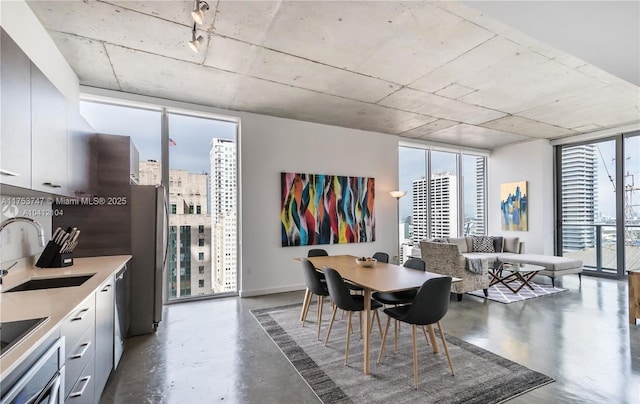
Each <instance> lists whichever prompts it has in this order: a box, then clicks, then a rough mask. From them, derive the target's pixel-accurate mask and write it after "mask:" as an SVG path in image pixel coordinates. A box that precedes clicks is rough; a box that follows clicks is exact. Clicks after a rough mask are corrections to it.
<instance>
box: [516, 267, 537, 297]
mask: <svg viewBox="0 0 640 404" xmlns="http://www.w3.org/2000/svg"><path fill="white" fill-rule="evenodd" d="M537 273H538V272H530V273H528V274H525V275H524V276H522V274H521V273H519V272H516V274H517V278H518V280H519V281H520V282H522V284H521V285H520V287H518V288H517V289H516V290H515V291H514V293H518V292H519V291H520V289H522V288H523V287H524V286H525V285H527V286H528V287H529V289H531V290H534V289H533V286H531V284H530V283H529V281H530V280H532V279H533V277H534V276H536V274H537Z"/></svg>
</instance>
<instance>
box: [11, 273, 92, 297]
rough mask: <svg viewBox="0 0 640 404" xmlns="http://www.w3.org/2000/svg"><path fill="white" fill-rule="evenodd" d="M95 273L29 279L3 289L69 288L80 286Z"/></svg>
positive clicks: (19, 290)
mask: <svg viewBox="0 0 640 404" xmlns="http://www.w3.org/2000/svg"><path fill="white" fill-rule="evenodd" d="M93 275H95V274H90V275H79V276H66V277H63V278H41V279H29V280H28V281H26V282H24V283H21V284H19V285H17V286H14V287H13V288H11V289H9V290H5V291H3V293H9V292H24V291H26V290H40V289H54V288H68V287H72V286H80V285H82V284H83V283H85V282H86V281H88V280H89V278H91V277H92V276H93Z"/></svg>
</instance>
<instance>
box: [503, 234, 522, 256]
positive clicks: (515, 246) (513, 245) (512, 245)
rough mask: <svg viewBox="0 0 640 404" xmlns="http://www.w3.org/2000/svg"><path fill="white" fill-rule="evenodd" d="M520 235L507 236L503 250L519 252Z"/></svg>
mask: <svg viewBox="0 0 640 404" xmlns="http://www.w3.org/2000/svg"><path fill="white" fill-rule="evenodd" d="M519 249H520V237H505V238H504V248H503V252H512V253H516V254H519V253H520V251H518V250H519Z"/></svg>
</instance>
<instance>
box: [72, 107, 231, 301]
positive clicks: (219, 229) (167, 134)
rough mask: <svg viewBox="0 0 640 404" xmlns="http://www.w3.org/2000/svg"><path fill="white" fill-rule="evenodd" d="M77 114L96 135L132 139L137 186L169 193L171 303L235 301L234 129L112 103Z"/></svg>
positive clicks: (203, 118) (208, 119) (226, 123)
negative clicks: (136, 159) (201, 299)
mask: <svg viewBox="0 0 640 404" xmlns="http://www.w3.org/2000/svg"><path fill="white" fill-rule="evenodd" d="M80 108H81V112H82V114H83V116H85V118H86V119H87V120H88V121H89V123H90V124H91V125H92V126H93V127H94V129H96V130H97V131H98V132H99V133H108V134H114V135H123V136H129V137H131V139H132V141H133V143H134V145H135V146H136V148H137V149H138V151H139V153H140V156H139V171H140V175H139V177H140V178H139V182H138V183H139V184H141V185H164V186H165V188H166V189H167V192H166V194H167V197H168V206H167V210H168V213H169V223H168V225H169V229H168V236H169V237H168V252H167V262H166V271H165V273H166V279H165V280H164V284H165V291H166V293H165V295H166V299H167V301H180V300H185V299H191V298H194V297H200V296H213V295H227V294H235V293H237V278H238V270H237V261H238V259H237V256H238V248H237V246H238V239H237V234H238V232H237V228H238V217H237V211H238V206H237V203H236V201H237V192H238V186H237V183H238V177H237V175H236V173H237V148H236V143H237V135H238V125H237V122H235V121H233V120H225V119H221V118H219V117H213V116H208V115H206V114H202V113H197V114H196V113H192V112H190V111H183V110H180V111H177V110H170V109H167V108H163V107H162V106H154V105H150V106H142V107H141V106H139V105H135V106H134V105H131V104H126V105H124V104H119V103H118V102H117V101H115V100H114V101H111V100H109V101H101V102H96V101H94V100H84V101H82V102H81V105H80ZM163 122H165V124H163Z"/></svg>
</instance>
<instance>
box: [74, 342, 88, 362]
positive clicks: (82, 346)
mask: <svg viewBox="0 0 640 404" xmlns="http://www.w3.org/2000/svg"><path fill="white" fill-rule="evenodd" d="M90 346H91V341H87V342H85V343H84V344H82V345H80V347H81V348H82V352H80V353H77V354H75V355H71V356H70V357H69V358H70V359H80V358H82V357H83V356H84V354H85V353H87V349H89V347H90Z"/></svg>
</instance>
